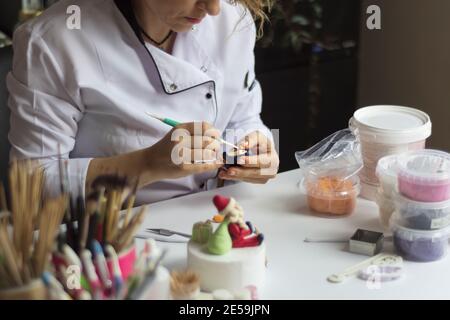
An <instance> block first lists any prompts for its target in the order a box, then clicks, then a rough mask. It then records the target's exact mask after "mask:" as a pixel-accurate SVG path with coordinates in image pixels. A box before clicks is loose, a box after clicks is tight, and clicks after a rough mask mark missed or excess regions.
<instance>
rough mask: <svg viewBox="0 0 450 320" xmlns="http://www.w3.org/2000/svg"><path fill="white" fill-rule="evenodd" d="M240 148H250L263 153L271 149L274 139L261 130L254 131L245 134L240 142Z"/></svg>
mask: <svg viewBox="0 0 450 320" xmlns="http://www.w3.org/2000/svg"><path fill="white" fill-rule="evenodd" d="M238 146H239V148H241V149H250V150H254V151H255V152H257V153H259V154H262V153H268V152H269V151H270V150H271V146H272V141H271V140H269V139H268V138H267V137H266V136H265V135H264V134H262V133H261V132H259V131H253V132H252V133H250V134H249V135H247V136H245V137H244V138H243V139H242V140H241V141H240V142H239V143H238Z"/></svg>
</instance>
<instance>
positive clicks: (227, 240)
mask: <svg viewBox="0 0 450 320" xmlns="http://www.w3.org/2000/svg"><path fill="white" fill-rule="evenodd" d="M229 224H230V219H229V218H228V217H225V219H224V220H223V221H222V223H221V224H220V225H219V227H218V228H217V229H216V231H214V233H213V234H212V235H211V236H210V237H209V240H208V243H207V249H208V252H209V253H211V254H217V255H223V254H226V253H227V252H229V251H230V250H231V248H232V241H231V236H230V233H229V232H228V225H229Z"/></svg>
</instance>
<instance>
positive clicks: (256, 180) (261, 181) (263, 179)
mask: <svg viewBox="0 0 450 320" xmlns="http://www.w3.org/2000/svg"><path fill="white" fill-rule="evenodd" d="M219 178H221V179H224V180H239V181H244V182H249V183H255V184H265V183H267V181H269V180H270V178H268V177H261V176H258V177H238V176H229V175H227V174H226V172H223V171H221V172H220V174H219Z"/></svg>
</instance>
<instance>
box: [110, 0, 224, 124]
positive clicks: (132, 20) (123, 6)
mask: <svg viewBox="0 0 450 320" xmlns="http://www.w3.org/2000/svg"><path fill="white" fill-rule="evenodd" d="M114 2H115V4H116V6H117V8H118V9H119V11H120V12H121V13H122V15H123V16H124V18H125V19H126V20H127V21H128V23H129V24H130V27H131V28H132V29H133V31H134V33H135V35H136V37H137V38H138V39H139V42H140V43H141V44H142V45H143V46H144V48H145V50H146V51H147V53H148V55H149V56H150V58H151V59H152V61H153V63H154V65H155V67H156V70H157V71H158V77H159V80H160V81H161V86H162V88H163V90H164V92H165V93H166V94H168V95H173V94H177V93H181V92H184V91H187V90H190V89H193V88H197V87H200V86H202V85H205V84H207V83H212V84H213V86H214V101H215V109H216V114H215V117H214V123H215V122H216V120H217V117H218V115H219V108H218V106H217V96H216V82H215V81H214V80H209V81H206V82H203V83H200V84H197V85H195V86H192V87H189V88H186V89H183V90H180V91H177V92H168V91H167V90H166V87H165V86H164V82H163V80H162V76H161V73H160V72H159V69H158V65H157V64H156V61H155V59H154V58H153V56H152V53H151V52H150V50H148V48H147V47H146V46H145V41H144V39H143V37H142V35H141V32H140V28H139V25H138V22H137V20H136V17H135V15H134V12H133V8H132V6H131V2H130V0H114Z"/></svg>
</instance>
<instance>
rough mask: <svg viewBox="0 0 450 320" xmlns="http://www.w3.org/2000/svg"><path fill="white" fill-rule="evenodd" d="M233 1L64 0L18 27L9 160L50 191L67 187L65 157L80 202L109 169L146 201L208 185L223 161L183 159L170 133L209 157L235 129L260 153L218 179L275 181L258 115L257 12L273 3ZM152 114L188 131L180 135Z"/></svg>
mask: <svg viewBox="0 0 450 320" xmlns="http://www.w3.org/2000/svg"><path fill="white" fill-rule="evenodd" d="M234 2H236V4H230V3H229V2H227V1H221V0H115V1H114V0H75V1H74V0H70V1H66V0H61V1H59V2H57V3H56V4H55V5H53V6H52V7H50V8H49V9H48V10H46V11H45V12H44V13H43V14H42V15H41V16H40V17H38V18H36V19H34V20H32V21H30V22H29V23H27V24H25V25H23V26H21V27H20V28H19V29H18V30H16V32H15V34H14V62H13V69H12V71H11V73H10V74H9V75H8V77H7V86H8V90H9V93H10V100H9V107H10V109H11V131H10V134H9V139H10V142H11V145H12V149H11V154H10V157H11V159H25V158H27V159H28V158H31V159H38V160H39V161H40V163H42V165H43V167H44V168H45V177H46V181H47V185H46V190H47V191H48V192H50V193H56V192H58V190H59V173H58V166H59V161H58V159H59V158H61V157H62V158H65V159H68V174H69V179H70V183H71V191H72V192H73V194H74V195H76V194H77V192H78V190H82V191H81V192H83V193H85V191H84V190H85V188H79V187H77V186H83V187H84V186H86V190H88V189H89V187H90V184H91V182H92V181H93V180H94V179H95V178H96V177H97V176H99V175H101V174H108V173H112V174H114V173H120V174H123V175H127V176H128V177H130V178H137V177H140V180H139V181H140V190H139V192H138V197H137V203H138V204H141V203H150V202H154V201H158V200H163V199H168V198H171V197H175V196H180V195H183V194H187V193H191V192H196V191H199V190H202V189H204V188H206V186H207V182H208V180H209V179H211V178H214V177H215V176H216V175H217V172H218V169H219V168H221V166H222V161H220V160H218V161H212V162H206V163H190V164H187V163H184V164H176V163H174V162H173V161H172V158H171V154H172V151H173V150H174V147H180V146H181V144H183V143H185V142H186V141H188V140H189V139H183V141H182V142H179V141H172V140H173V139H172V132H173V130H175V129H177V128H178V129H180V128H181V129H184V130H187V132H188V133H189V135H190V136H191V138H192V140H193V141H194V140H197V142H198V141H199V140H200V141H201V143H200V144H197V145H194V144H193V143H192V144H191V143H189V144H187V143H185V144H184V145H182V146H183V148H185V149H184V150H183V152H184V153H183V154H190V153H191V152H192V153H196V154H198V152H200V153H202V155H203V156H204V157H205V158H208V159H206V160H212V159H214V158H213V154H214V153H215V152H217V150H219V148H220V147H221V145H220V144H219V142H217V140H216V139H214V138H216V137H217V136H220V135H222V134H223V133H224V132H225V131H226V130H230V129H233V130H236V132H237V134H236V136H235V137H234V139H239V141H244V140H245V139H244V137H246V140H245V141H247V144H248V145H247V146H248V147H256V145H258V147H259V153H260V154H259V155H257V156H253V157H251V158H247V163H248V164H246V165H244V166H243V167H240V168H232V169H230V170H228V171H227V172H226V171H222V170H220V174H219V177H220V178H223V179H225V180H242V181H246V182H252V183H265V182H266V181H267V180H268V179H270V178H273V177H274V176H275V174H276V172H277V170H278V155H277V153H276V151H275V148H274V144H273V138H272V136H271V133H270V131H269V130H268V129H267V128H266V127H265V126H264V124H263V123H262V121H261V119H260V116H259V114H260V111H261V103H262V99H261V89H260V87H259V84H258V82H257V81H256V80H255V74H254V55H253V49H254V44H255V37H256V28H255V24H254V22H253V19H252V18H251V14H250V11H252V13H253V14H257V15H258V14H261V12H262V11H261V10H262V9H263V8H264V6H265V5H266V4H267V3H268V0H237V1H234ZM70 5H76V6H78V8H80V16H79V17H80V21H79V22H80V28H79V29H77V28H69V27H68V25H67V21H68V19H69V18H71V17H70V15H68V13H67V8H68V7H69V6H70ZM244 8H246V9H245V10H246V14H245V15H243V13H244ZM147 113H151V114H155V115H159V116H161V117H167V118H172V119H176V120H177V121H179V122H182V123H183V124H182V125H180V126H177V127H176V128H171V127H169V126H167V125H166V124H164V123H162V122H160V121H158V120H155V119H153V118H151V117H149V116H148V115H147ZM194 122H195V123H196V124H194ZM199 122H200V128H201V129H200V130H196V132H194V126H195V125H197V129H198V123H199ZM240 139H244V140H240ZM235 141H238V140H235ZM178 143H180V144H178ZM194 149H195V151H194ZM59 150H60V151H59ZM263 160H264V161H263ZM261 169H266V170H261ZM267 169H269V170H267ZM83 196H85V194H83Z"/></svg>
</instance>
